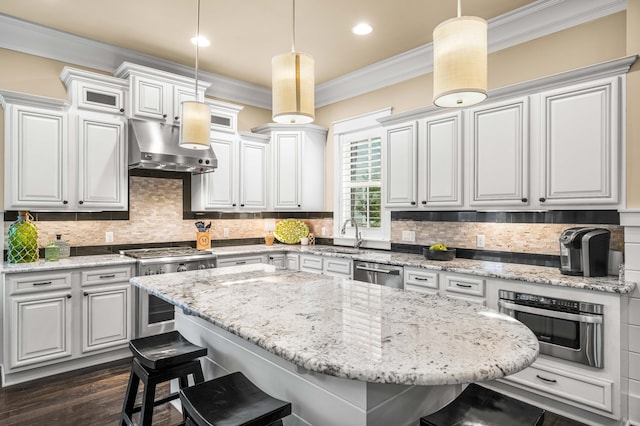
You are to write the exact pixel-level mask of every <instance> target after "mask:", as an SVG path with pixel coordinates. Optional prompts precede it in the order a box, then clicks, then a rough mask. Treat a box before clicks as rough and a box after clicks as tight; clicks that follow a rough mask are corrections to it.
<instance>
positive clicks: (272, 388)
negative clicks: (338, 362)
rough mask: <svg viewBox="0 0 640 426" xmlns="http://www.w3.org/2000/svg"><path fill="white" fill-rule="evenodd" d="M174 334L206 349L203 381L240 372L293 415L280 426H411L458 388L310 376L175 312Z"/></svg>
mask: <svg viewBox="0 0 640 426" xmlns="http://www.w3.org/2000/svg"><path fill="white" fill-rule="evenodd" d="M176 328H177V330H178V331H179V332H180V333H181V334H182V335H183V336H185V337H186V338H187V339H189V340H190V341H191V342H193V343H195V344H197V345H202V346H206V347H207V349H208V355H207V357H205V358H204V362H203V369H204V372H205V378H206V379H212V378H215V377H219V376H221V375H225V374H228V373H230V372H234V371H242V372H243V373H244V374H245V375H246V376H247V377H248V378H249V379H250V380H251V381H253V382H254V383H255V384H256V385H257V386H259V387H260V388H261V389H262V390H264V391H265V392H267V393H269V394H271V395H273V396H274V397H276V398H280V399H283V400H286V401H290V402H291V403H292V407H293V415H292V416H290V417H288V418H287V419H285V426H298V425H300V426H302V425H328V424H340V425H344V426H387V425H389V424H394V425H398V426H403V425H415V424H417V422H418V421H419V418H420V417H421V416H424V415H427V414H430V413H432V412H434V411H437V410H438V409H440V408H441V407H443V406H444V405H446V404H447V403H448V402H450V401H451V400H453V399H454V398H455V397H456V396H457V395H458V394H460V392H462V390H463V389H464V385H450V386H404V385H385V384H379V383H367V382H362V381H358V380H348V379H342V378H338V377H333V376H328V375H325V374H320V373H315V372H311V371H309V370H306V369H304V368H301V367H297V366H296V365H294V364H293V363H291V362H289V361H285V360H284V359H282V358H280V357H278V356H276V355H274V354H272V353H270V352H267V351H265V350H264V349H262V348H259V347H258V346H256V345H254V344H252V343H250V342H248V341H246V340H244V339H242V338H240V337H238V336H236V335H234V334H232V333H229V332H227V331H225V330H223V329H221V328H219V327H217V326H215V325H213V324H211V323H209V322H207V321H205V320H203V319H201V318H197V317H194V316H189V315H184V314H183V312H182V310H181V309H176Z"/></svg>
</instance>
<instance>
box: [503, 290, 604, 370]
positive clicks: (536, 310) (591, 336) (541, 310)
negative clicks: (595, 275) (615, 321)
mask: <svg viewBox="0 0 640 426" xmlns="http://www.w3.org/2000/svg"><path fill="white" fill-rule="evenodd" d="M498 296H499V300H498V307H499V309H500V312H503V313H506V314H508V315H509V316H511V317H513V318H515V319H517V320H518V321H520V322H521V323H523V324H524V325H526V326H527V327H529V328H530V329H531V331H533V333H534V334H535V335H536V337H537V338H538V342H539V343H540V353H541V354H546V355H550V356H553V357H556V358H561V359H565V360H568V361H573V362H578V363H581V364H585V365H589V366H592V367H596V368H603V366H604V362H603V345H604V340H603V322H604V315H603V314H604V312H603V306H602V305H600V304H597V303H586V302H580V301H576V300H567V299H558V298H553V297H547V296H539V295H535V294H529V293H519V292H513V291H508V290H500V292H499V295H498Z"/></svg>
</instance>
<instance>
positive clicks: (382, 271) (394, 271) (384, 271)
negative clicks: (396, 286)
mask: <svg viewBox="0 0 640 426" xmlns="http://www.w3.org/2000/svg"><path fill="white" fill-rule="evenodd" d="M356 269H359V270H361V271H368V272H378V273H380V274H388V275H400V271H398V270H397V269H377V268H368V267H366V266H360V265H358V266H356Z"/></svg>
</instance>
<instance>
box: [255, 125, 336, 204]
mask: <svg viewBox="0 0 640 426" xmlns="http://www.w3.org/2000/svg"><path fill="white" fill-rule="evenodd" d="M252 131H253V132H254V133H258V134H262V135H269V137H270V138H271V142H270V151H271V154H270V157H271V160H270V162H269V170H270V171H269V176H270V178H269V185H268V190H269V201H268V209H269V210H302V211H322V210H323V209H324V198H325V193H324V176H325V167H324V165H325V146H326V141H327V129H326V128H324V127H320V126H316V125H313V124H307V125H286V124H267V125H265V126H262V127H257V128H254V129H252Z"/></svg>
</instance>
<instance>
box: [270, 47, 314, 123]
mask: <svg viewBox="0 0 640 426" xmlns="http://www.w3.org/2000/svg"><path fill="white" fill-rule="evenodd" d="M314 66H315V61H314V59H313V57H312V56H311V55H307V54H306V53H299V52H290V53H284V54H282V55H277V56H274V57H273V59H272V60H271V67H272V69H271V78H272V82H271V83H272V84H271V88H272V89H271V90H272V91H273V99H272V102H273V105H272V110H273V121H275V122H276V123H291V124H307V123H311V122H312V121H313V120H314V118H315V111H314V104H315V98H314V95H315V94H314V91H315V83H314Z"/></svg>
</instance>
